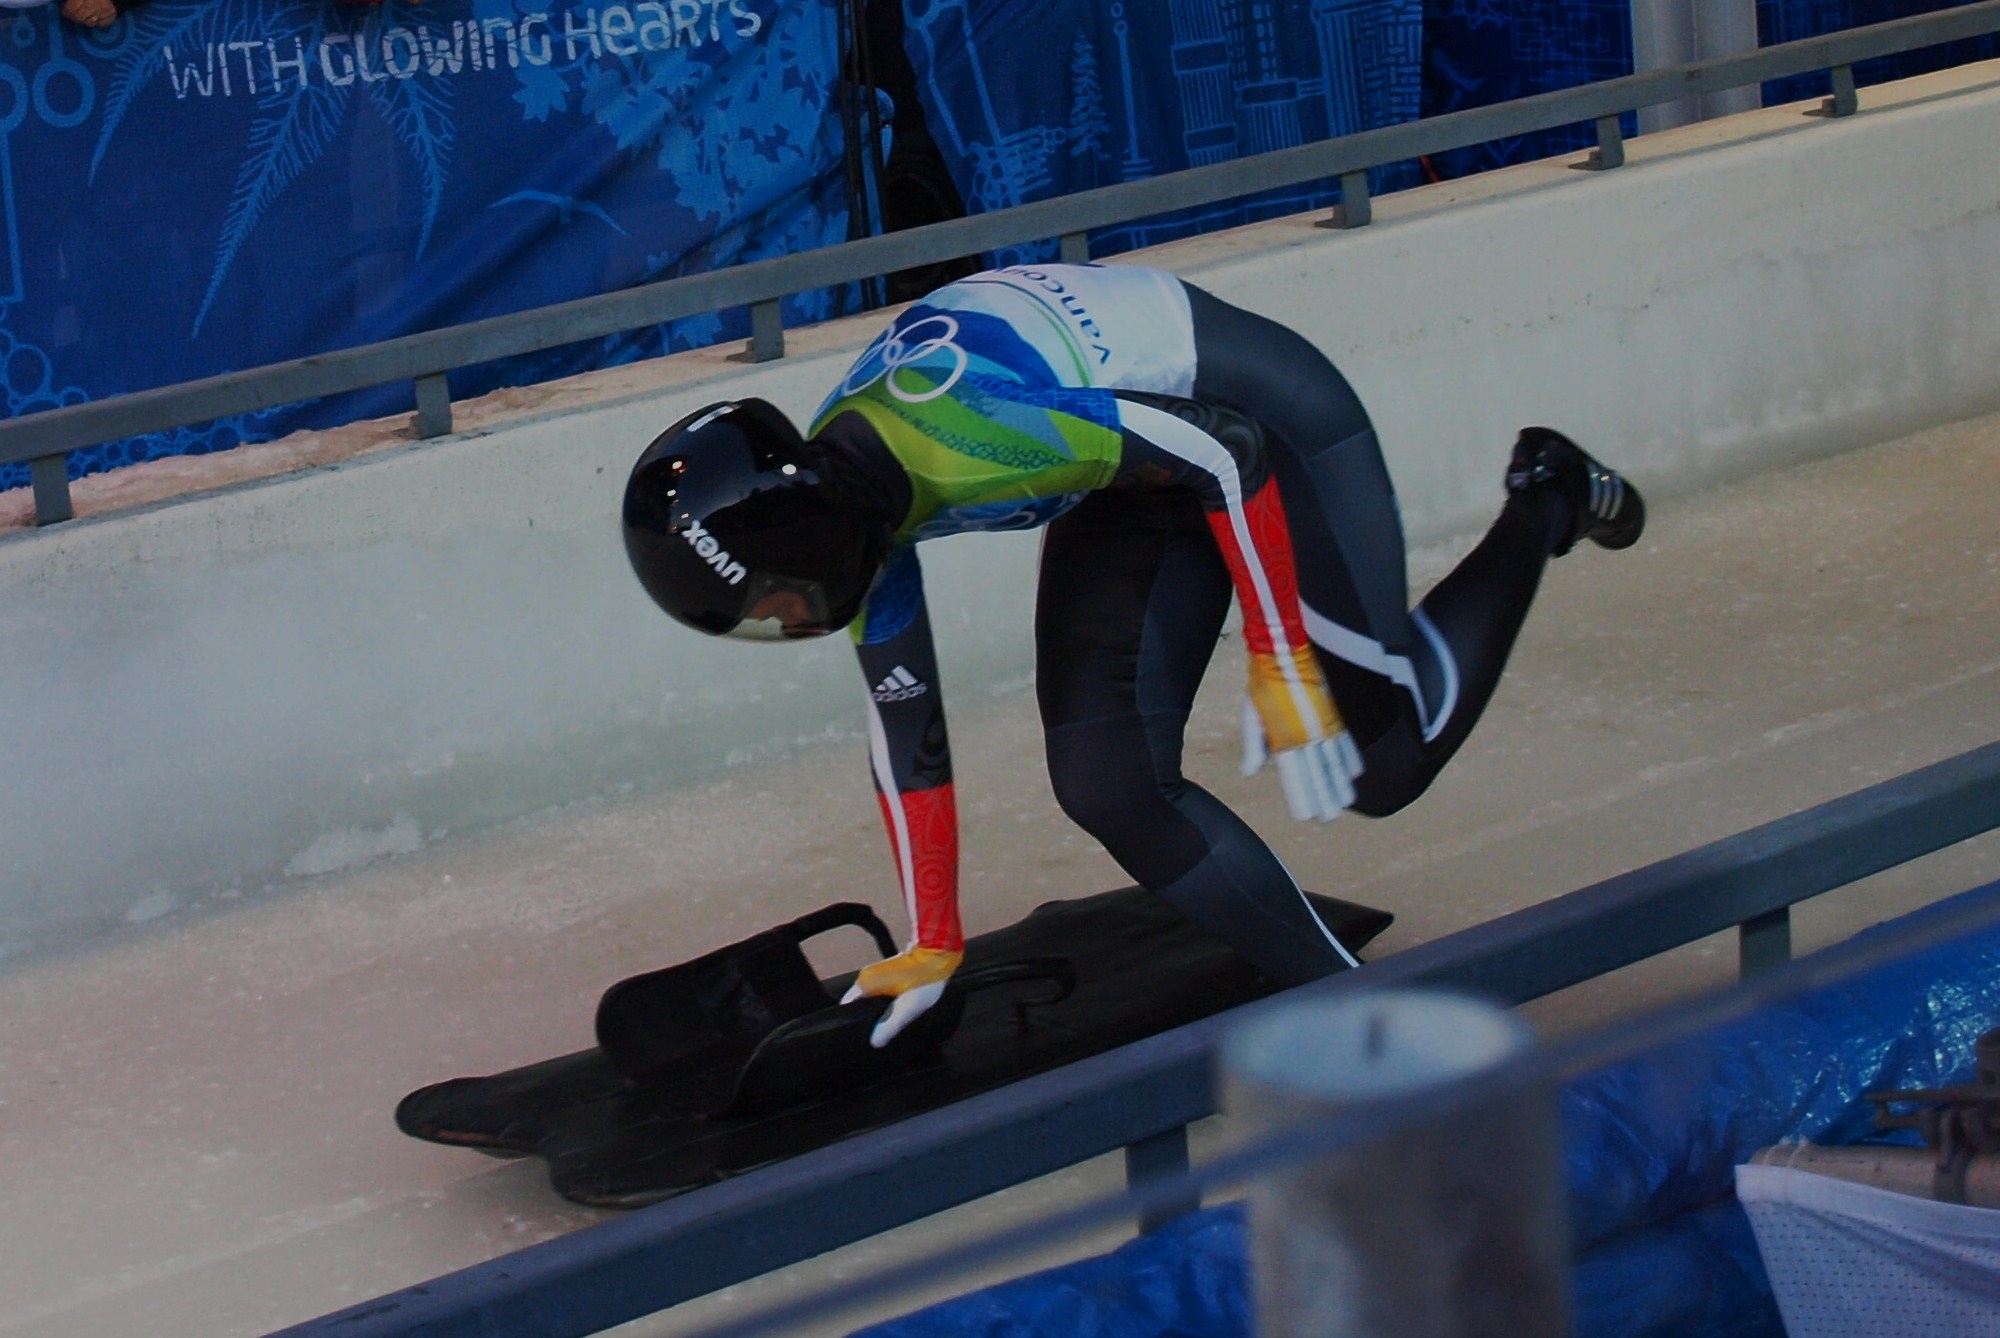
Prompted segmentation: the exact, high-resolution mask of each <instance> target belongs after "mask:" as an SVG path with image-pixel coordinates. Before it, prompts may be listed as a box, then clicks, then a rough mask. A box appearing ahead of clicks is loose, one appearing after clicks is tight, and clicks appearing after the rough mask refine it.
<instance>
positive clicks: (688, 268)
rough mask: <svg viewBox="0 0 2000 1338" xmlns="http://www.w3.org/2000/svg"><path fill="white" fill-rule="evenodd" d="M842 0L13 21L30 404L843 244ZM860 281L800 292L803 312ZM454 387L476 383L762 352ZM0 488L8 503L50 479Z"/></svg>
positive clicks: (672, 338)
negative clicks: (22, 488) (9, 494)
mask: <svg viewBox="0 0 2000 1338" xmlns="http://www.w3.org/2000/svg"><path fill="white" fill-rule="evenodd" d="M838 60H839V42H838V38H837V16H836V13H835V10H834V9H833V7H831V6H829V5H825V4H821V3H816V2H814V0H639V2H638V3H634V2H633V0H429V2H428V3H424V4H421V5H415V4H406V3H400V2H392V3H389V4H386V5H383V6H381V7H379V8H378V7H370V6H356V5H348V4H326V3H319V2H318V0H305V2H302V3H289V4H288V3H282V2H281V0H153V3H150V4H146V5H143V6H141V7H139V8H136V9H133V10H131V11H129V12H128V13H127V14H126V15H125V16H124V17H123V18H121V19H120V20H119V21H118V22H117V23H116V24H115V25H114V26H112V27H111V28H109V29H107V30H105V31H104V32H103V33H101V34H100V33H92V32H89V31H87V30H85V29H82V28H78V27H76V26H74V25H71V24H68V23H65V22H62V21H61V20H60V18H59V17H58V13H57V7H56V6H55V5H49V6H46V7H43V8H40V9H34V10H27V11H21V12H18V13H17V12H14V11H5V10H0V223H4V227H5V235H4V238H0V372H4V377H0V387H4V400H3V401H0V404H4V408H5V410H6V412H7V414H8V415H9V416H10V417H11V416H17V415H20V414H26V413H32V412H35V411H37V410H41V409H47V408H53V407H56V406H59V405H68V404H75V403H80V402H83V401H86V400H92V399H98V398H102V397H104V396H108V395H114V394H119V393H123V392H129V391H135V390H141V389H145V388H149V387H153V386H160V385H168V384H172V383H176V382H181V381H187V380H191V379H194V378H196V377H201V376H208V375H212V374H215V373H218V372H223V371H230V370H236V369H241V368H247V367H254V366H258V365H260V364H265V363H271V362H276V361H280V360H283V359H287V358H295V357H300V356H303V355H307V354H312V353H318V352H324V351H327V350H331V349H337V348H341V347H345V346H351V345H356V344H364V343H369V342H372V341H376V340H381V339H386V338H390V337H393V336H396V335H400V334H405V333H409V332H412V331H419V330H426V329H432V328H436V327H440V326H445V325H451V324H456V323H459V322H463V321H469V320H474V319H478V318H480V317H485V316H492V315H496V314H500V313H504V312H513V311H519V310H523V309H526V308H530V307H535V306H540V305H543V304H546V303H551V302H559V301H564V300H568V299H571V298H577V297H583V296H588V295H591V294H595V293H602V292H607V291H611V290H615V289H618V288H623V287H627V286H630V285H633V284H637V283H642V282H646V281H649V280H654V279H659V278H663V277H670V276H673V275H676V274H680V273H686V272H695V271H700V270H706V269H711V268H714V267H717V266H721V265H726V264H730V263H733V262H736V261H741V260H749V259H756V258H760V257H764V256H769V255H776V254H782V253H785V252H791V251H798V250H803V249H808V248H812V247H817V246H823V245H828V244H831V243H835V242H839V241H842V240H845V238H846V235H847V187H846V181H845V176H844V174H843V172H842V137H841V130H840V120H839V116H838V107H839V88H838V85H837V82H836V81H837V78H838V73H839V71H838ZM848 296H849V295H848V294H846V293H827V292H821V293H814V294H807V295H804V296H802V297H801V298H798V299H795V300H794V301H793V302H792V303H791V309H790V311H789V312H788V316H789V318H790V319H791V320H794V321H801V320H811V319H819V318H823V317H825V316H827V315H830V314H834V310H835V307H836V305H838V304H839V303H841V302H843V301H845V300H846V299H847V298H848ZM746 329H747V321H746V318H745V317H744V315H743V314H742V313H740V312H732V313H725V314H724V315H722V316H707V317H702V318H697V319H693V320H689V321H684V322H678V323H676V326H675V327H674V328H673V329H671V330H669V329H662V328H655V329H650V330H644V331H638V332H633V333H631V334H627V335H623V336H618V337H615V338H612V339H607V340H604V341H598V342H593V343H592V344H590V345H589V346H588V347H572V348H566V349H558V350H552V351H550V352H548V353H544V354H537V355H535V356H533V357H531V358H521V359H514V360H510V362H508V363H507V364H504V365H498V366H492V367H484V368H474V369H467V370H466V371H464V372H461V373H455V374H454V375H453V376H452V378H451V382H452V389H453V392H454V393H455V394H457V395H468V394H476V393H480V392H482V391H484V390H487V389H491V388H493V387H494V386H497V385H501V384H519V383H522V382H525V381H531V380H539V379H545V378H548V377H552V376H559V375H564V374H567V373H569V372H572V371H578V370H582V369H585V368H588V367H591V366H599V365H606V364H612V363H618V362H624V361H629V360H631V359H633V358H637V357H641V356H647V355H650V354H656V353H659V352H662V351H664V350H665V349H667V348H669V347H673V348H680V347H687V346H690V345H694V344H701V343H709V342H712V341H714V340H716V339H718V338H723V337H728V336H731V335H734V334H738V333H742V332H743V331H744V330H746ZM411 403H412V398H411V392H410V389H409V387H408V386H401V387H388V388H383V389H382V390H379V391H375V392H369V393H365V394H359V395H353V396H344V397H342V398H341V402H339V403H337V404H336V403H331V402H322V403H319V404H315V405H312V406H291V407H288V408H286V409H283V410H275V411H271V412H266V413H260V414H256V415H250V416H248V417H245V418H241V419H234V420H230V421H227V422H221V423H213V424H204V425H200V426H197V427H193V428H187V429H182V430H180V431H177V432H172V433H163V434H159V435H157V436H154V437H149V438H144V439H139V440H135V441H130V442H121V443H114V444H113V445H111V446H109V447H104V448H98V449H96V450H93V451H79V452H76V453H74V454H73V455H72V457H71V473H72V475H73V476H75V475H78V474H81V473H85V472H89V471H91V470H94V469H97V468H102V467H106V466H108V465H113V464H120V463H125V462H126V461H129V460H136V459H148V458H152V457H153V456H156V455H163V454H172V453H179V452H200V451H205V450H213V449H220V448H222V447H225V446H229V445H233V444H235V443H236V442H237V441H239V440H263V439H268V438H270V437H273V436H276V435H280V434H282V433H284V432H287V431H291V430H293V429H295V428H297V427H302V426H311V425H317V424H324V423H329V422H335V421H345V420H347V419H349V418H352V417H356V416H362V415H370V414H385V413H394V412H399V411H406V410H408V409H409V408H410V406H411ZM25 477H26V476H25V470H24V469H23V468H22V467H20V466H13V467H11V468H8V469H4V470H0V487H6V486H17V485H19V484H20V483H22V482H24V481H25Z"/></svg>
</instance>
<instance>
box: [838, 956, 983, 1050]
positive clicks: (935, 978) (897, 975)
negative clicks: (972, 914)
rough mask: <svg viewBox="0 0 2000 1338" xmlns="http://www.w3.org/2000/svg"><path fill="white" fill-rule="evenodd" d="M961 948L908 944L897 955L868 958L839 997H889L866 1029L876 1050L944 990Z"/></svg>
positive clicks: (959, 959)
mask: <svg viewBox="0 0 2000 1338" xmlns="http://www.w3.org/2000/svg"><path fill="white" fill-rule="evenodd" d="M964 960H965V954H964V953H962V952H949V951H946V950H945V949H943V948H926V947H922V946H918V947H914V948H909V949H907V950H905V951H904V952H903V953H901V954H900V955H898V956H895V957H890V958H886V959H884V960H882V961H879V962H871V963H870V964H869V965H867V966H865V967H863V968H862V969H861V974H860V975H858V976H856V977H855V978H854V984H853V986H852V987H851V988H850V989H849V990H848V991H847V993H846V995H844V996H843V997H842V998H841V1002H842V1003H844V1004H850V1003H853V1002H854V1001H855V1000H856V999H863V998H871V997H872V998H893V999H894V1000H895V1001H896V1002H895V1003H893V1004H891V1005H889V1011H888V1012H886V1013H884V1014H883V1015H882V1020H881V1021H880V1022H877V1023H876V1024H875V1030H874V1031H872V1032H870V1033H869V1036H868V1043H869V1044H870V1045H872V1046H874V1047H875V1048H876V1049H877V1050H880V1049H881V1048H882V1047H883V1046H885V1045H887V1044H888V1043H889V1042H890V1041H893V1040H895V1039H896V1036H897V1034H898V1033H899V1032H901V1031H902V1030H903V1028H905V1027H907V1026H909V1025H910V1024H911V1023H912V1022H915V1021H916V1020H917V1019H918V1018H919V1017H921V1016H923V1014H924V1013H926V1012H928V1011H929V1009H930V1007H931V1005H932V1004H934V1003H936V1002H937V1001H938V999H939V998H940V997H941V996H942V995H943V994H944V985H945V982H946V981H947V980H949V979H951V973H952V972H954V971H956V970H958V964H959V963H960V962H962V961H964Z"/></svg>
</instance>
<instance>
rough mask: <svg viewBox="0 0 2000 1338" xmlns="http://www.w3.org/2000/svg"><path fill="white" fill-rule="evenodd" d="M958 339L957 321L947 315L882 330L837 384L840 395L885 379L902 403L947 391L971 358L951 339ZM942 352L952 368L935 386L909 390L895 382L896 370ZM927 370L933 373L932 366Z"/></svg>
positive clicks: (913, 365) (935, 395)
mask: <svg viewBox="0 0 2000 1338" xmlns="http://www.w3.org/2000/svg"><path fill="white" fill-rule="evenodd" d="M957 338H958V322H957V321H956V320H954V319H953V318H952V317H950V316H943V315H939V316H926V317H924V318H923V319H922V320H919V321H912V322H910V324H908V325H906V326H904V327H902V328H901V329H900V330H899V329H895V328H893V327H892V328H890V329H888V330H884V331H883V332H882V335H881V337H880V338H878V339H877V340H876V341H875V342H874V343H872V344H870V345H869V346H868V351H867V352H866V353H863V354H862V355H861V358H860V361H858V362H856V363H855V364H854V369H853V370H852V371H850V372H848V374H847V379H846V380H845V381H843V382H841V384H840V393H841V395H842V396H847V395H858V394H860V393H861V392H862V391H864V390H866V389H868V387H870V386H872V385H874V384H875V383H876V382H877V381H885V383H886V384H887V386H888V388H889V393H890V394H891V395H893V396H895V397H896V398H897V399H899V400H901V401H902V402H903V403H905V404H922V403H924V402H925V401H927V400H934V399H937V398H938V397H939V396H941V395H944V394H946V393H948V392H949V391H950V390H951V388H952V387H953V386H955V385H957V384H958V381H959V378H960V377H962V376H964V375H965V369H966V367H967V366H968V365H970V362H971V360H970V359H969V358H967V357H966V354H965V350H964V349H962V348H960V347H959V346H958V345H957V344H956V343H954V342H953V341H954V340H956V339H957ZM939 355H942V356H943V357H944V359H945V360H946V361H947V362H948V363H949V364H950V367H951V370H950V371H949V372H948V373H946V375H945V376H944V377H943V378H942V379H941V380H939V382H938V383H937V384H936V385H934V386H929V387H922V388H919V389H916V390H911V389H909V388H907V387H906V386H904V385H902V384H900V383H898V381H897V380H896V373H898V372H900V371H903V370H904V369H906V368H911V367H915V366H917V365H918V364H920V363H925V362H929V361H930V360H932V359H933V358H936V357H938V356H939ZM925 370H926V371H932V372H935V371H936V370H937V369H936V368H935V367H927V368H925Z"/></svg>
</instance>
